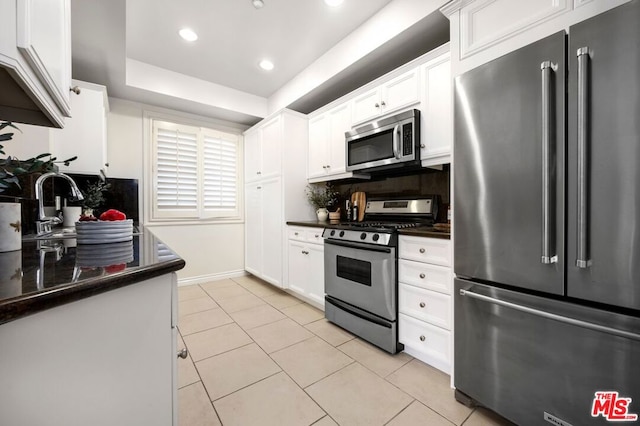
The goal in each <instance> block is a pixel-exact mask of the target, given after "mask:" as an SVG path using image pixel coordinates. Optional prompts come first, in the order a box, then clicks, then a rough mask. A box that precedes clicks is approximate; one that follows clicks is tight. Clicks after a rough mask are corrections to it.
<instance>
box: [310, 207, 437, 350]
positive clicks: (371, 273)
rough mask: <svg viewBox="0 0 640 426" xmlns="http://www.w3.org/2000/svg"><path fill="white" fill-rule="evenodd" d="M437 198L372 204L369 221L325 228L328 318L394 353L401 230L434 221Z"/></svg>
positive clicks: (399, 347)
mask: <svg viewBox="0 0 640 426" xmlns="http://www.w3.org/2000/svg"><path fill="white" fill-rule="evenodd" d="M437 209H438V203H437V197H436V196H429V197H421V198H414V199H377V200H370V201H368V202H367V205H366V210H365V218H364V222H342V223H339V224H335V225H331V226H329V227H327V228H325V230H324V232H323V234H322V236H323V237H324V243H325V246H324V276H325V293H326V295H325V317H326V318H327V319H328V320H329V321H331V322H333V323H335V324H337V325H339V326H340V327H342V328H344V329H346V330H348V331H350V332H352V333H354V334H355V335H357V336H359V337H361V338H362V339H364V340H367V341H369V342H371V343H373V344H374V345H376V346H378V347H380V348H382V349H384V350H385V351H387V352H390V353H396V352H398V351H401V350H402V349H404V346H403V345H402V344H401V343H399V342H398V230H399V229H403V228H409V227H416V226H424V225H431V224H433V222H434V218H435V217H436V216H437Z"/></svg>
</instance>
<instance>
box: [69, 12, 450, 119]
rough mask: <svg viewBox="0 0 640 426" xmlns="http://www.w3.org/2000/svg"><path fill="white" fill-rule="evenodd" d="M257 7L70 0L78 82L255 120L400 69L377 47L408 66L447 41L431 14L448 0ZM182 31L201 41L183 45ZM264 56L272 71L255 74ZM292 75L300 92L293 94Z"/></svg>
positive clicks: (442, 23) (313, 104)
mask: <svg viewBox="0 0 640 426" xmlns="http://www.w3.org/2000/svg"><path fill="white" fill-rule="evenodd" d="M264 2H265V5H264V7H263V8H261V9H255V8H254V7H253V5H252V4H251V0H108V1H104V0H72V1H71V5H72V55H73V77H74V78H76V79H79V80H85V81H90V82H93V83H98V84H103V85H106V86H107V89H108V92H109V95H110V96H114V97H119V98H124V99H129V100H133V101H138V102H143V103H149V104H152V105H158V106H162V107H167V108H172V109H177V110H183V111H186V112H191V113H196V114H200V115H205V116H210V117H214V118H220V119H224V120H229V121H235V122H238V123H242V124H253V123H255V122H257V121H258V120H259V119H260V118H262V117H263V116H265V115H266V112H267V111H268V109H269V103H270V100H271V99H274V98H275V99H282V100H281V101H280V102H281V103H282V102H284V103H285V105H283V106H288V105H289V104H290V103H295V102H297V105H298V106H299V107H300V108H298V109H299V110H301V109H309V108H317V107H318V106H320V105H318V101H316V100H315V99H317V98H319V97H320V98H322V102H324V101H326V100H327V98H331V97H333V98H334V99H335V98H336V97H338V96H340V95H341V94H344V93H346V91H349V89H352V87H351V86H353V85H354V84H362V83H364V82H366V81H361V80H362V79H363V78H364V79H368V80H370V79H372V78H375V77H377V76H378V75H381V73H384V72H386V71H388V69H386V68H389V67H395V66H397V65H399V63H394V64H389V65H388V66H387V67H386V68H385V66H384V64H385V58H391V57H392V58H394V59H393V61H397V60H400V59H399V58H398V56H399V55H398V53H397V52H396V53H395V54H384V55H380V52H383V53H384V52H387V51H389V52H392V51H397V50H398V48H400V50H402V51H405V52H407V53H405V54H404V56H412V57H409V58H408V59H407V60H410V59H413V57H416V56H417V55H418V54H420V53H424V52H420V51H421V50H423V51H426V50H425V46H428V47H429V48H433V47H435V45H438V44H442V43H443V42H445V41H446V40H443V37H444V36H445V35H446V39H447V40H448V22H447V21H446V19H445V18H444V17H443V16H442V15H441V14H439V12H437V7H439V6H441V5H442V4H444V3H446V2H445V1H437V0H345V1H344V3H343V4H342V5H341V6H338V7H337V8H331V7H329V6H327V5H326V4H325V3H324V1H323V0H264ZM427 4H428V5H427ZM425 5H427V6H425ZM434 11H435V12H434ZM429 12H434V13H431V14H430V13H429ZM413 14H415V15H416V16H412V15H413ZM427 14H429V15H430V16H426V15H427ZM386 16H388V17H389V22H387V21H385V19H386V18H385V17H386ZM423 17H424V19H422V18H423ZM418 24H419V25H418ZM184 27H189V28H191V29H193V30H194V31H195V32H196V33H197V34H198V36H199V38H198V40H197V41H195V42H191V43H190V42H186V41H184V40H182V39H181V38H180V37H179V36H178V30H180V29H181V28H184ZM412 27H413V28H412ZM416 29H420V33H416ZM445 33H446V34H445ZM422 36H425V37H428V38H430V39H432V40H427V39H425V38H422ZM392 37H393V38H395V39H396V42H395V43H393V40H392V39H391V38H392ZM403 37H404V38H403ZM377 38H379V40H376V39H377ZM416 38H417V39H416ZM398 41H402V43H400V45H399V46H398V44H399V43H398ZM416 42H418V43H417V44H418V45H419V46H420V47H419V48H417V49H416V47H415V46H413V47H410V46H412V45H415V44H416ZM433 44H435V45H434V46H431V45H433ZM339 45H340V46H342V48H341V49H338V48H336V46H339ZM369 45H371V48H369ZM385 45H386V46H387V47H386V50H385V49H384V47H385ZM354 46H362V48H355V47H354ZM365 47H366V49H365ZM378 47H380V49H377V50H378V51H379V52H378V54H377V55H376V54H375V52H374V51H373V50H376V49H375V48H378ZM367 49H369V50H367ZM359 50H362V52H360V51H359ZM416 50H417V51H416ZM409 51H411V53H408V52H409ZM413 51H416V52H415V53H414V52H413ZM351 52H353V54H351ZM332 55H333V57H332ZM345 56H346V57H345ZM367 56H369V57H370V59H369V60H367ZM400 56H403V55H400ZM263 58H268V59H270V60H271V61H273V62H274V63H275V69H274V70H272V71H270V72H267V71H264V70H262V69H260V68H259V67H258V63H259V61H260V60H261V59H263ZM404 59H405V58H404V57H403V58H402V60H404ZM386 62H389V61H386ZM327 64H330V65H327ZM354 64H358V66H357V67H354ZM350 68H353V70H350ZM367 70H368V71H367ZM373 70H375V72H373ZM352 71H353V72H352ZM372 72H373V74H377V75H372ZM322 73H324V74H325V75H323V76H322V78H318V75H319V74H322ZM309 75H313V78H309V77H308V76H309ZM300 76H304V78H301V77H300ZM358 76H359V77H358ZM331 78H333V79H332V81H331V82H330V84H329V83H328V82H329V81H330V80H331ZM296 80H298V86H300V83H299V80H303V83H304V84H302V86H304V87H300V88H295V89H296V90H293V89H291V88H289V87H288V86H291V82H292V81H296ZM310 80H313V82H310ZM340 81H341V82H342V84H338V83H339V82H340ZM346 81H350V82H351V83H350V85H349V87H344V86H345V82H346ZM187 86H188V87H187ZM355 87H357V86H355ZM345 90H346V91H345ZM194 91H195V92H196V93H193V92H194ZM197 92H200V93H197ZM312 92H313V93H312ZM282 93H284V94H282ZM329 93H331V95H329ZM231 98H233V99H234V100H233V101H232V102H230V101H229V99H231ZM225 99H226V100H225ZM218 100H219V101H218ZM328 100H332V99H328ZM276 103H277V102H276ZM249 104H252V106H251V107H244V105H249ZM303 112H309V111H303Z"/></svg>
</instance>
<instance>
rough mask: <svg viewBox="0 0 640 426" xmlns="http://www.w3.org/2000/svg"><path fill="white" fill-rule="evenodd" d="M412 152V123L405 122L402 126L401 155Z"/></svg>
mask: <svg viewBox="0 0 640 426" xmlns="http://www.w3.org/2000/svg"><path fill="white" fill-rule="evenodd" d="M411 154H413V124H411V123H406V124H404V125H403V126H402V155H403V156H406V155H411Z"/></svg>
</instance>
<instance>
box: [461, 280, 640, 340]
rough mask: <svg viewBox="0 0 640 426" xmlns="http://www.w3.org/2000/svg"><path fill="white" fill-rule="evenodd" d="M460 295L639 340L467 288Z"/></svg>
mask: <svg viewBox="0 0 640 426" xmlns="http://www.w3.org/2000/svg"><path fill="white" fill-rule="evenodd" d="M460 296H465V297H471V298H473V299H477V300H481V301H483V302H488V303H493V304H495V305H500V306H504V307H506V308H511V309H515V310H517V311H521V312H526V313H528V314H531V315H536V316H539V317H543V318H547V319H550V320H554V321H558V322H562V323H565V324H570V325H575V326H577V327H582V328H586V329H588V330H593V331H599V332H602V333H607V334H611V335H613V336H617V337H622V338H625V339H632V340H638V341H640V334H636V333H631V332H629V331H625V330H619V329H616V328H612V327H607V326H604V325H600V324H594V323H592V322H588V321H582V320H579V319H575V318H570V317H566V316H564V315H557V314H552V313H550V312H545V311H541V310H539V309H534V308H530V307H528V306H524V305H518V304H517V303H512V302H507V301H506V300H501V299H496V298H495V297H490V296H485V295H483V294H478V293H475V292H472V291H469V290H464V289H460Z"/></svg>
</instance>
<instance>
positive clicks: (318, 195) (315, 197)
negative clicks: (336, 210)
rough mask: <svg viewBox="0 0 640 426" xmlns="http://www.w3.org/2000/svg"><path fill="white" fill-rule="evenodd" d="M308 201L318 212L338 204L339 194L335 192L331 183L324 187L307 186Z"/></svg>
mask: <svg viewBox="0 0 640 426" xmlns="http://www.w3.org/2000/svg"><path fill="white" fill-rule="evenodd" d="M306 193H307V199H308V200H309V203H310V204H311V205H312V206H313V207H314V208H315V209H316V210H317V209H321V208H330V207H333V206H335V205H336V204H337V202H338V196H339V195H340V194H339V193H338V192H336V191H334V189H333V186H331V183H329V182H327V183H326V184H325V185H324V186H321V185H307V188H306Z"/></svg>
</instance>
